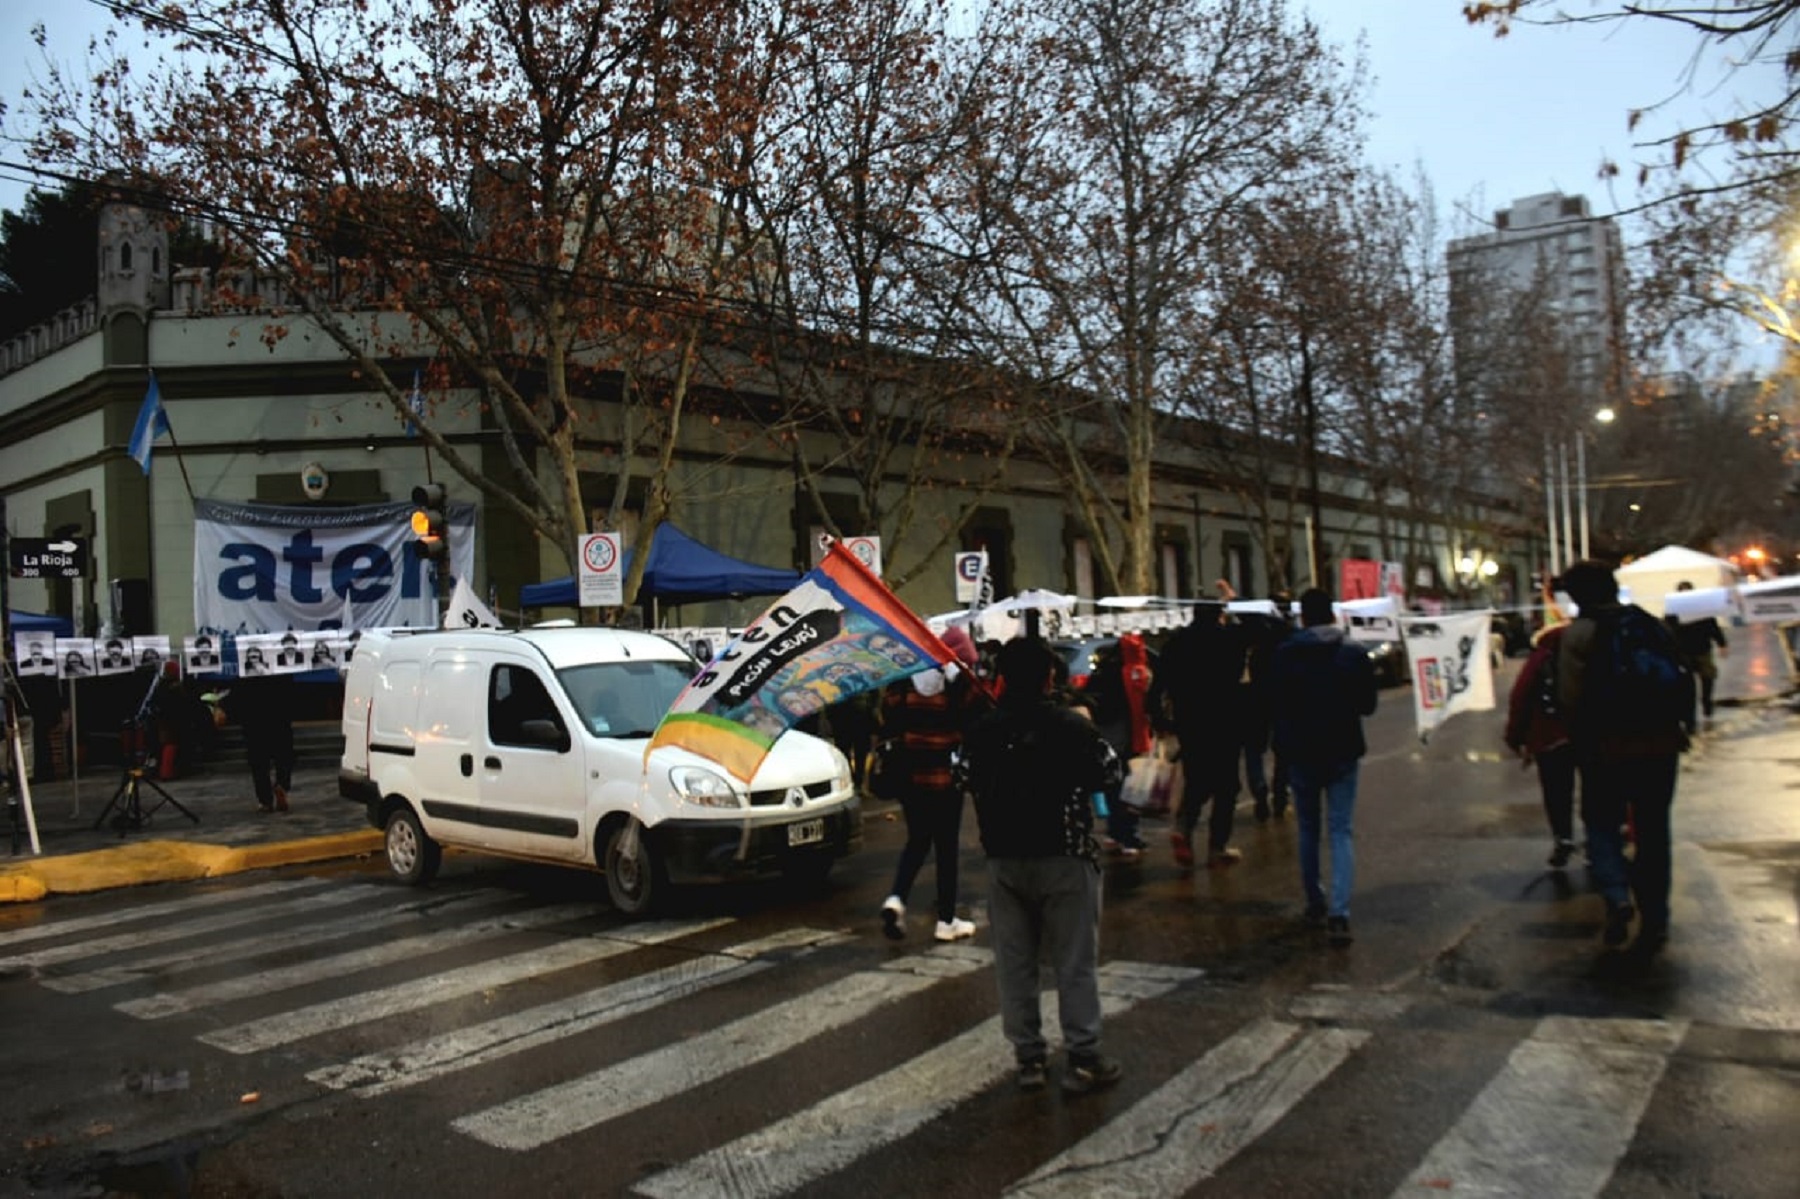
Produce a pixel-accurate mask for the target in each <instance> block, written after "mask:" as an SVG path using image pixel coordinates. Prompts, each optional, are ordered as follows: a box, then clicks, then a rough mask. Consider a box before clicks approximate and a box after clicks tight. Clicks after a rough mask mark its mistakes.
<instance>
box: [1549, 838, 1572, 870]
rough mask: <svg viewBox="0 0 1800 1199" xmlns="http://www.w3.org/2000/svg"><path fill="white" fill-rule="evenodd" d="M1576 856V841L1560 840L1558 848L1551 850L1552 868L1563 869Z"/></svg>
mask: <svg viewBox="0 0 1800 1199" xmlns="http://www.w3.org/2000/svg"><path fill="white" fill-rule="evenodd" d="M1574 856H1575V842H1573V841H1558V842H1557V843H1556V848H1555V849H1552V850H1551V851H1550V869H1552V870H1561V869H1562V868H1563V867H1564V866H1567V865H1568V864H1569V859H1570V858H1572V857H1574Z"/></svg>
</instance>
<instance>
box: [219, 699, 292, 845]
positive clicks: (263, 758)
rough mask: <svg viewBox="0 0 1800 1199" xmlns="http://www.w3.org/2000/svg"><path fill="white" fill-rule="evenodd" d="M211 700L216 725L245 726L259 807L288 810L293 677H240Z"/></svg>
mask: <svg viewBox="0 0 1800 1199" xmlns="http://www.w3.org/2000/svg"><path fill="white" fill-rule="evenodd" d="M201 698H202V699H203V700H205V699H207V697H206V696H202V697H201ZM207 702H209V703H210V704H211V706H212V715H213V724H214V725H215V726H216V727H219V728H223V727H224V726H225V725H226V724H227V723H235V724H236V725H237V726H238V727H239V728H240V729H242V730H243V733H244V750H245V754H246V756H247V757H248V758H249V761H250V782H251V786H253V787H254V788H255V790H256V806H257V807H258V808H260V809H261V810H262V811H264V812H285V811H287V810H288V790H289V789H290V788H291V787H292V786H293V785H294V718H293V706H294V705H293V693H292V691H291V690H290V688H289V687H288V685H287V680H286V679H285V678H282V677H280V676H275V677H271V678H256V679H242V678H240V679H239V680H238V681H237V682H236V683H235V684H234V685H233V686H232V688H231V690H229V691H225V692H222V693H219V694H217V695H215V696H213V697H212V698H211V699H210V700H207Z"/></svg>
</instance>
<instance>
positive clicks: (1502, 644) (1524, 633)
mask: <svg viewBox="0 0 1800 1199" xmlns="http://www.w3.org/2000/svg"><path fill="white" fill-rule="evenodd" d="M1493 629H1494V632H1495V633H1496V634H1498V639H1497V640H1496V641H1495V643H1494V644H1495V646H1496V648H1498V649H1499V651H1500V656H1501V657H1502V658H1514V657H1519V656H1521V655H1524V654H1528V653H1530V652H1531V621H1529V620H1528V619H1526V616H1525V613H1523V612H1519V611H1506V612H1496V613H1494V620H1493Z"/></svg>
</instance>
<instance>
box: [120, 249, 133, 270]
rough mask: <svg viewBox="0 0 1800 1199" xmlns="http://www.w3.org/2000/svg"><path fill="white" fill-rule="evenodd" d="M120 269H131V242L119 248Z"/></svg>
mask: <svg viewBox="0 0 1800 1199" xmlns="http://www.w3.org/2000/svg"><path fill="white" fill-rule="evenodd" d="M119 269H120V270H122V271H128V270H130V269H131V243H130V242H126V243H125V244H124V245H122V246H120V247H119Z"/></svg>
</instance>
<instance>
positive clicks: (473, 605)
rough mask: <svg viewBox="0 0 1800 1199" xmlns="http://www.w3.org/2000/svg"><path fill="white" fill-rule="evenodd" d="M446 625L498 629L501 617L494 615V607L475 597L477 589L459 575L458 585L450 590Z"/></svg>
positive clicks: (445, 616) (449, 626)
mask: <svg viewBox="0 0 1800 1199" xmlns="http://www.w3.org/2000/svg"><path fill="white" fill-rule="evenodd" d="M444 627H445V628H446V629H497V628H499V627H500V618H499V617H498V616H495V615H494V612H493V609H491V608H489V607H488V606H487V605H486V604H484V603H482V602H481V601H480V600H478V599H476V598H475V589H474V588H473V587H470V586H469V583H468V580H467V579H464V578H462V577H461V576H458V577H457V580H456V587H455V588H454V589H453V590H452V591H451V592H450V606H449V607H448V608H447V609H445V611H444Z"/></svg>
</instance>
